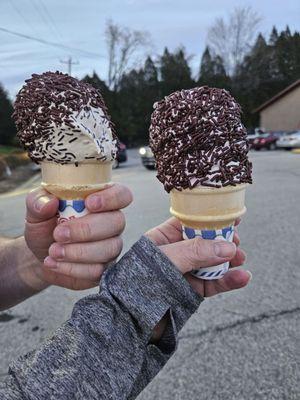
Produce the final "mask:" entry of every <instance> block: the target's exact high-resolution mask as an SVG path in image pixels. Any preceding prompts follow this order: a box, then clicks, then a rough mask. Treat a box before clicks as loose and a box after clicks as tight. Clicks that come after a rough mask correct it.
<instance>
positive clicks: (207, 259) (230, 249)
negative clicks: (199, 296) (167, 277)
mask: <svg viewBox="0 0 300 400" xmlns="http://www.w3.org/2000/svg"><path fill="white" fill-rule="evenodd" d="M160 250H161V251H162V252H163V253H165V255H166V256H167V257H168V258H169V259H170V260H171V261H172V262H173V264H175V265H176V267H177V268H178V269H179V270H180V272H182V273H183V274H185V273H187V272H191V271H192V270H194V269H199V268H204V267H212V266H214V265H219V264H222V263H224V262H227V261H230V260H231V259H232V258H233V257H234V256H235V254H236V245H235V244H234V243H230V242H226V241H221V240H207V239H202V238H199V237H196V238H194V239H189V240H182V241H180V242H177V243H172V244H168V245H165V246H161V247H160Z"/></svg>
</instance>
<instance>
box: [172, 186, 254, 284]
mask: <svg viewBox="0 0 300 400" xmlns="http://www.w3.org/2000/svg"><path fill="white" fill-rule="evenodd" d="M246 186H247V185H246V184H239V185H236V186H226V187H222V188H210V187H203V186H201V187H197V188H194V189H185V190H182V191H178V190H175V189H173V190H171V192H170V196H171V208H170V212H171V214H172V215H174V216H175V217H176V218H178V219H179V220H180V222H181V224H182V230H183V238H184V239H192V238H194V237H196V236H199V237H202V238H203V239H214V240H226V241H232V240H233V234H234V222H235V220H236V219H237V218H238V217H240V216H242V215H243V214H244V213H245V212H246V207H245V191H246ZM228 268H229V263H224V264H221V265H218V266H215V267H209V268H201V269H200V270H197V271H194V272H193V274H194V275H195V276H197V277H199V278H201V279H207V280H212V279H220V278H221V277H222V276H223V275H224V274H225V273H226V272H227V270H228Z"/></svg>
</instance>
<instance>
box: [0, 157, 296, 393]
mask: <svg viewBox="0 0 300 400" xmlns="http://www.w3.org/2000/svg"><path fill="white" fill-rule="evenodd" d="M129 155H130V159H129V162H128V163H127V165H122V166H121V168H119V169H118V170H115V171H114V179H115V180H116V181H119V182H122V183H124V184H127V185H128V186H129V187H130V188H131V190H132V191H133V194H134V198H135V201H134V204H132V205H131V206H130V207H129V208H128V209H127V210H126V211H125V214H126V217H127V227H126V231H125V233H124V242H125V249H124V250H125V251H126V249H128V248H129V246H130V245H131V244H132V243H133V242H134V241H136V240H137V239H138V238H139V237H140V235H141V234H142V233H143V232H145V231H146V230H147V229H149V228H151V227H152V226H154V225H156V224H158V223H160V222H161V221H162V220H164V219H166V218H167V217H168V215H169V212H168V207H169V205H168V196H167V195H166V194H165V193H164V191H163V189H162V187H161V185H160V184H159V182H157V180H156V179H155V171H148V170H146V169H145V168H143V166H142V165H141V164H140V160H139V158H138V154H137V153H136V152H135V151H129ZM251 158H252V161H253V164H254V182H255V184H254V185H253V186H252V187H250V188H249V189H248V190H247V208H248V212H247V214H246V216H245V217H244V219H243V222H242V224H241V226H240V229H239V231H240V236H241V239H242V247H243V248H244V249H245V250H246V252H247V254H248V259H247V265H246V268H248V269H249V270H251V271H252V273H253V279H252V281H251V284H250V285H249V286H248V287H247V288H245V289H242V290H239V291H236V292H231V293H226V294H222V295H219V296H216V297H213V298H210V299H207V300H205V302H203V303H202V305H201V306H200V308H199V310H198V312H197V313H196V314H195V315H194V316H193V317H192V318H191V319H190V320H189V321H188V323H187V324H186V326H185V327H184V329H183V330H182V331H181V332H180V340H179V347H178V350H177V352H176V353H175V355H174V356H173V357H172V359H171V360H170V361H169V362H168V364H167V365H166V366H165V368H164V369H163V370H162V371H161V372H160V373H159V374H158V376H157V377H156V378H155V379H154V380H153V381H152V383H151V384H150V385H149V386H148V387H147V388H146V389H145V391H144V392H143V393H142V394H141V395H140V396H139V400H152V399H153V400H154V399H159V400H169V399H170V400H171V399H172V400H173V399H174V400H177V399H178V400H181V399H189V400H206V399H209V400H227V399H228V400H229V399H230V400H235V399H237V400H252V399H253V400H254V399H255V400H260V399H263V400H269V399H270V400H273V399H274V400H275V399H276V400H277V399H278V400H285V399H286V400H299V399H300V367H299V363H300V333H299V332H300V279H299V278H300V250H299V245H298V241H299V233H298V229H299V227H300V206H299V198H300V155H295V154H291V153H289V152H281V151H274V152H267V151H263V152H252V153H251ZM38 184H39V176H37V177H35V178H34V179H33V180H32V181H31V182H29V183H27V184H24V185H23V187H21V188H18V190H17V191H16V192H15V193H10V194H7V195H4V196H0V221H1V224H0V234H2V235H6V236H16V235H20V234H21V233H22V226H23V220H24V198H25V196H26V192H27V191H28V190H29V188H31V187H32V186H34V185H38ZM93 291H95V290H93ZM93 291H90V292H93ZM84 294H87V292H72V291H69V290H64V289H61V288H56V287H51V288H48V289H47V290H45V291H44V292H43V293H41V294H39V295H37V296H35V297H33V298H31V299H29V300H27V301H26V302H24V303H23V304H20V305H18V306H17V307H14V308H13V309H11V310H9V311H8V312H6V313H2V314H0V349H1V359H0V377H1V376H2V377H4V376H5V375H6V371H7V367H8V365H9V363H10V361H11V360H13V359H14V358H16V357H17V356H18V355H21V354H24V353H26V352H28V351H29V350H31V349H33V348H36V347H37V346H38V345H39V343H40V342H42V341H43V340H44V338H45V337H47V336H49V335H51V333H52V332H53V331H54V330H55V329H56V328H57V327H58V326H59V325H60V324H61V323H62V322H63V321H65V320H66V319H67V318H68V317H69V315H70V312H71V309H72V307H73V304H74V303H75V301H76V300H77V299H79V298H81V297H82V296H83V295H84Z"/></svg>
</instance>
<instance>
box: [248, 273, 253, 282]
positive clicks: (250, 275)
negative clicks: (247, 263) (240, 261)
mask: <svg viewBox="0 0 300 400" xmlns="http://www.w3.org/2000/svg"><path fill="white" fill-rule="evenodd" d="M247 274H248V275H249V281H248V282H250V281H251V280H252V277H253V275H252V273H251V272H250V271H247Z"/></svg>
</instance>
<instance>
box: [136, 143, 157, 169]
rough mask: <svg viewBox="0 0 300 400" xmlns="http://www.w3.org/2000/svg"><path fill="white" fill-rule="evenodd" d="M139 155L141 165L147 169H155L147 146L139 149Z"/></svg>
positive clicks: (152, 157)
mask: <svg viewBox="0 0 300 400" xmlns="http://www.w3.org/2000/svg"><path fill="white" fill-rule="evenodd" d="M139 153H140V156H141V160H142V163H143V165H144V166H145V167H146V168H147V169H155V168H156V165H155V160H154V156H153V153H152V150H151V149H150V147H149V146H144V147H141V148H140V150H139Z"/></svg>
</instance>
